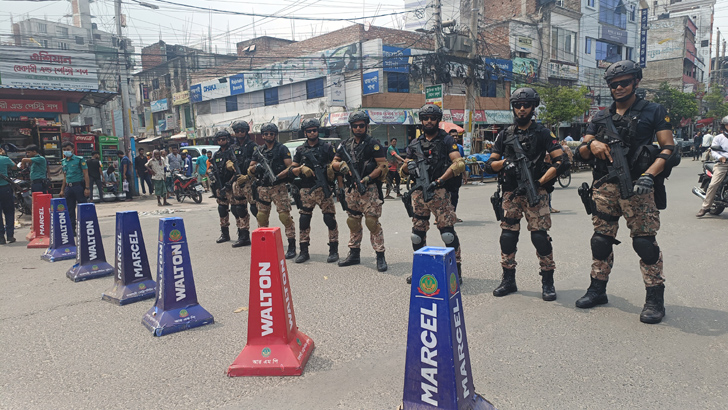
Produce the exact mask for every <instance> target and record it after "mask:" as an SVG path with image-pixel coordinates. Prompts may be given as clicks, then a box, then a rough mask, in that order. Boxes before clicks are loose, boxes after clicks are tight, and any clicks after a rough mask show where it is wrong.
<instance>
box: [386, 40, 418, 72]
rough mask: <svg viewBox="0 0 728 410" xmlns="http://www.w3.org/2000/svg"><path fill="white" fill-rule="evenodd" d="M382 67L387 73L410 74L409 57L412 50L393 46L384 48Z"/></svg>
mask: <svg viewBox="0 0 728 410" xmlns="http://www.w3.org/2000/svg"><path fill="white" fill-rule="evenodd" d="M382 54H383V60H382V67H383V68H384V71H385V72H390V73H409V56H411V55H412V50H410V49H409V48H399V47H392V46H382Z"/></svg>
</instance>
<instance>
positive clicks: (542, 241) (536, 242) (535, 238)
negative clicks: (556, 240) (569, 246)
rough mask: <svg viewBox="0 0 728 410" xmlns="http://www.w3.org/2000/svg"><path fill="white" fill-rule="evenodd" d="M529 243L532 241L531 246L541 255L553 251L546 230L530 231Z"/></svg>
mask: <svg viewBox="0 0 728 410" xmlns="http://www.w3.org/2000/svg"><path fill="white" fill-rule="evenodd" d="M531 243H533V246H534V247H535V248H536V252H538V254H539V255H541V256H546V255H550V254H551V252H552V251H553V247H552V246H551V237H550V236H549V234H547V233H546V231H533V232H531Z"/></svg>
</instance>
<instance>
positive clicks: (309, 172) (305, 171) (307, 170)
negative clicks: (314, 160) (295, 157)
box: [299, 165, 313, 178]
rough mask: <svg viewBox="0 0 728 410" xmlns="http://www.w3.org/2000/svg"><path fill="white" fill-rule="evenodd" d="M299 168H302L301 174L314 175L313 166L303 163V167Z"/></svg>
mask: <svg viewBox="0 0 728 410" xmlns="http://www.w3.org/2000/svg"><path fill="white" fill-rule="evenodd" d="M299 169H300V170H301V174H303V175H305V176H307V177H309V178H310V177H312V176H313V170H312V169H311V168H309V167H307V166H305V165H301V168H299Z"/></svg>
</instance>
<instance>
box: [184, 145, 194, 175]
mask: <svg viewBox="0 0 728 410" xmlns="http://www.w3.org/2000/svg"><path fill="white" fill-rule="evenodd" d="M181 155H182V164H183V165H182V175H184V176H186V177H187V178H190V177H192V157H191V156H190V153H189V151H187V150H186V149H183V150H182V154H181Z"/></svg>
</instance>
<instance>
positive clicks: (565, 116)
mask: <svg viewBox="0 0 728 410" xmlns="http://www.w3.org/2000/svg"><path fill="white" fill-rule="evenodd" d="M536 91H538V94H539V95H540V96H541V103H542V104H543V108H541V109H540V110H539V112H538V117H539V118H540V119H541V120H543V122H545V123H546V124H548V125H550V126H554V125H555V126H558V125H559V123H561V122H564V121H572V120H573V119H574V117H581V116H583V115H584V113H585V112H586V111H588V110H589V105H591V100H590V99H589V98H587V97H586V94H587V93H588V90H587V89H586V87H584V86H582V87H579V88H574V87H556V86H546V87H537V89H536Z"/></svg>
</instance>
